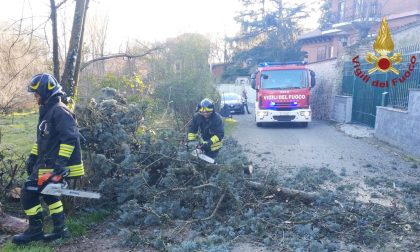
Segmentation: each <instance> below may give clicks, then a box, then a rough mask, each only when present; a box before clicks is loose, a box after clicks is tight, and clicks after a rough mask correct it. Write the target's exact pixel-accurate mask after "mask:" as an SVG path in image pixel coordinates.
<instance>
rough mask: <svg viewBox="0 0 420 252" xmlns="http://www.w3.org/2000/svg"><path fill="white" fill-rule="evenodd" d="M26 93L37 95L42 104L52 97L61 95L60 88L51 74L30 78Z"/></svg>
mask: <svg viewBox="0 0 420 252" xmlns="http://www.w3.org/2000/svg"><path fill="white" fill-rule="evenodd" d="M28 92H31V93H38V94H39V96H41V101H42V103H43V104H45V103H46V101H47V100H48V99H49V98H50V97H52V96H54V95H63V94H64V93H63V91H62V87H61V85H60V84H59V83H58V81H57V80H56V79H55V78H54V76H52V75H51V74H47V73H42V74H37V75H35V76H34V77H32V80H31V82H30V83H29V86H28Z"/></svg>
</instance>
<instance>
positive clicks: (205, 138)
mask: <svg viewBox="0 0 420 252" xmlns="http://www.w3.org/2000/svg"><path fill="white" fill-rule="evenodd" d="M197 110H198V112H197V113H195V114H194V116H193V119H192V121H191V123H190V125H189V128H188V141H196V140H200V146H201V149H202V150H203V151H204V154H206V155H207V156H209V157H211V158H216V157H217V154H218V153H219V150H220V148H222V139H223V137H224V135H225V132H224V128H223V120H222V117H221V116H220V115H219V114H218V113H217V112H216V111H215V109H214V103H213V101H212V100H210V99H208V98H205V99H204V100H202V101H201V102H200V104H199V105H198V107H197ZM198 132H200V134H201V138H202V139H198Z"/></svg>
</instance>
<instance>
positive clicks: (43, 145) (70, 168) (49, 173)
mask: <svg viewBox="0 0 420 252" xmlns="http://www.w3.org/2000/svg"><path fill="white" fill-rule="evenodd" d="M28 91H29V92H31V93H34V95H35V99H36V101H37V103H38V105H39V120H38V124H37V141H36V144H34V145H33V147H32V151H31V154H30V156H29V158H28V159H27V161H26V170H27V173H28V175H29V177H28V179H27V181H26V182H25V184H24V186H23V190H22V195H21V203H22V206H23V210H24V211H25V214H26V215H27V216H28V218H29V228H28V229H27V230H26V231H25V232H24V233H22V234H18V235H15V236H14V237H13V239H12V242H13V243H15V244H25V243H28V242H31V241H36V240H44V241H52V240H55V239H59V238H63V237H66V236H67V235H68V231H67V228H66V226H65V224H64V212H63V203H62V202H61V201H60V198H59V197H57V196H52V195H44V194H40V192H41V190H42V188H43V187H45V185H46V184H47V183H48V182H56V183H57V182H60V181H62V179H63V178H64V177H69V178H75V177H80V176H82V175H84V173H85V171H84V167H83V164H82V156H81V149H80V138H79V131H78V129H77V125H76V119H75V116H74V114H73V113H72V112H71V111H70V110H69V109H68V108H67V107H66V105H65V104H64V103H62V102H61V96H62V95H63V94H64V93H63V91H62V87H61V85H60V84H59V83H58V82H57V80H56V79H55V78H54V77H53V76H51V75H50V74H45V73H44V74H38V75H35V76H34V77H33V78H32V80H31V82H30V84H29V86H28ZM40 197H43V199H44V202H45V203H46V204H47V205H48V208H49V214H50V215H51V219H52V221H53V227H54V230H53V231H52V233H51V234H45V235H44V232H43V209H42V206H41V203H40Z"/></svg>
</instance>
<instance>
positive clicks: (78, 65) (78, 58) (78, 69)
mask: <svg viewBox="0 0 420 252" xmlns="http://www.w3.org/2000/svg"><path fill="white" fill-rule="evenodd" d="M88 7H89V0H86V5H85V13H84V15H83V23H82V32H81V35H80V41H79V51H80V53H79V54H78V55H77V60H76V67H75V69H74V84H75V87H77V84H78V83H79V72H80V62H81V61H82V50H83V37H84V34H85V23H86V13H87V9H88ZM74 94H76V95H77V90H74Z"/></svg>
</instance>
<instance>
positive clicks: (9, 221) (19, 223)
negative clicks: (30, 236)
mask: <svg viewBox="0 0 420 252" xmlns="http://www.w3.org/2000/svg"><path fill="white" fill-rule="evenodd" d="M27 228H28V222H27V221H26V220H24V219H20V218H16V217H13V216H11V215H8V214H5V213H4V212H3V210H2V206H1V204H0V231H2V232H6V233H10V234H17V233H22V232H23V231H25V230H26V229H27Z"/></svg>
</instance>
